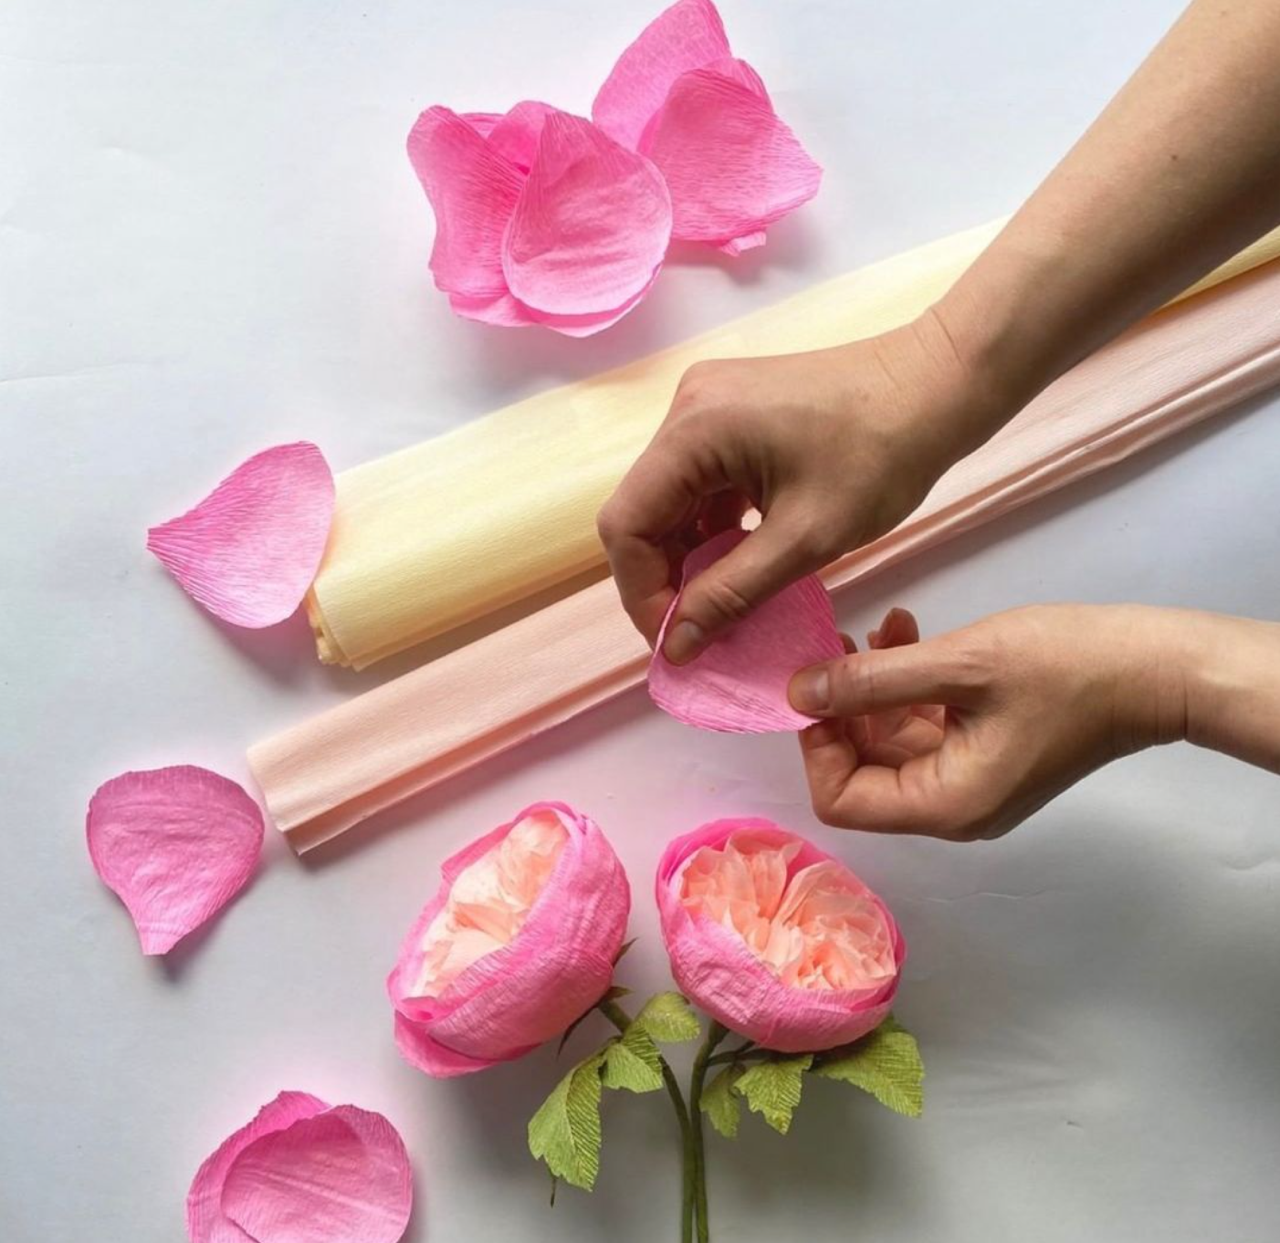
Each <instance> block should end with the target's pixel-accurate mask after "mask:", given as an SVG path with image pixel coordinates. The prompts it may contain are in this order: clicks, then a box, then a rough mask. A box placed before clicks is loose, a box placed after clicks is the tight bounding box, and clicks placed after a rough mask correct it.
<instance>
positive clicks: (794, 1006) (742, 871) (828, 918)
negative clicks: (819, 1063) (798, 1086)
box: [655, 818, 907, 1053]
mask: <svg viewBox="0 0 1280 1243" xmlns="http://www.w3.org/2000/svg"><path fill="white" fill-rule="evenodd" d="M655 896H656V898H657V902H658V914H659V921H660V923H661V926H662V938H663V941H664V942H665V944H666V947H667V953H668V955H669V956H670V959H671V970H672V974H673V975H674V976H675V980H676V983H677V985H678V986H679V988H680V991H681V992H682V993H683V994H684V995H685V996H686V997H688V998H689V1000H690V1001H692V1002H694V1003H695V1004H696V1005H698V1006H701V1007H702V1009H704V1010H705V1011H706V1012H707V1013H708V1014H710V1015H711V1016H712V1017H713V1018H714V1019H716V1020H717V1021H718V1022H720V1023H723V1024H724V1025H725V1026H726V1027H727V1028H729V1030H730V1031H733V1032H736V1033H738V1034H739V1035H741V1036H746V1037H747V1038H748V1039H750V1040H754V1041H755V1042H756V1043H757V1044H759V1045H761V1046H762V1047H764V1048H766V1049H777V1050H779V1051H781V1052H784V1053H812V1052H816V1051H818V1050H821V1049H833V1048H835V1047H836V1046H837V1045H842V1044H847V1043H848V1042H849V1041H851V1040H857V1039H858V1038H859V1037H861V1036H864V1035H866V1034H867V1032H869V1031H871V1030H873V1029H874V1028H875V1027H877V1026H879V1024H880V1023H881V1022H882V1021H883V1020H884V1019H885V1018H886V1017H887V1016H888V1013H889V1009H890V1006H891V1005H892V1003H893V998H894V996H895V994H896V993H897V989H898V981H899V979H900V976H901V970H902V964H903V962H904V961H905V960H906V954H907V947H906V942H905V941H904V940H903V938H902V933H901V932H900V931H899V929H898V925H897V922H896V921H895V920H894V918H893V915H892V914H891V913H890V912H889V909H888V907H886V906H885V904H884V902H883V901H882V900H881V899H880V898H879V897H878V896H877V895H876V894H874V893H873V892H872V891H871V890H870V889H868V888H867V886H866V885H865V884H864V883H863V882H862V881H861V880H860V879H859V878H858V877H857V876H856V875H855V874H854V873H853V872H852V871H851V870H850V869H849V868H848V867H846V866H845V865H844V864H843V863H841V862H840V861H839V860H838V859H835V858H833V857H832V856H831V855H829V854H827V853H826V852H825V851H822V850H819V849H818V848H817V847H816V846H814V845H813V844H812V843H811V842H808V841H806V840H805V839H804V838H802V837H799V836H798V835H796V834H794V833H791V832H789V831H788V830H786V829H783V828H781V827H780V826H778V825H776V824H774V823H772V822H771V821H769V820H760V819H754V818H743V819H734V820H717V821H715V822H714V823H711V824H706V825H703V826H702V827H701V828H699V829H696V830H695V831H694V832H692V833H688V834H686V835H685V836H683V837H679V838H676V840H675V841H673V842H672V843H671V844H670V845H669V846H668V847H667V849H666V851H665V852H664V853H663V855H662V859H661V861H660V862H659V864H658V874H657V880H656V885H655Z"/></svg>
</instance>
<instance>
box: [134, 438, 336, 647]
mask: <svg viewBox="0 0 1280 1243" xmlns="http://www.w3.org/2000/svg"><path fill="white" fill-rule="evenodd" d="M333 501H334V488H333V472H332V471H330V469H329V464H328V463H327V462H326V461H325V459H324V455H323V454H322V453H321V452H320V450H319V449H317V448H316V446H315V445H313V444H311V443H309V442H308V441H298V442H297V443H296V444H286V445H275V446H273V447H272V448H270V449H264V450H263V451H262V452H261V453H256V454H254V456H253V457H251V458H249V459H248V461H245V462H242V463H241V464H240V465H239V466H237V467H236V469H235V470H233V471H232V472H231V474H229V475H228V476H227V477H226V478H225V479H224V480H223V481H222V482H221V483H220V484H218V486H217V487H216V488H214V490H213V491H212V492H210V493H209V495H208V496H206V497H205V498H204V500H202V501H201V502H200V503H199V504H198V505H197V506H196V507H195V508H194V509H191V510H189V511H188V512H187V513H185V514H182V515H181V516H180V517H177V518H172V519H170V520H169V521H168V522H164V523H161V524H160V525H159V526H155V527H152V528H151V529H150V530H149V531H148V532H147V548H148V549H149V550H150V551H151V552H153V553H154V554H155V555H156V557H158V558H159V560H160V561H161V563H162V564H163V565H164V567H165V568H166V569H167V570H168V571H169V573H170V574H172V575H173V576H174V578H176V579H177V580H178V582H179V583H181V584H182V588H183V590H184V591H186V593H187V594H188V595H189V596H191V597H192V599H194V600H196V601H197V602H198V603H199V604H200V605H202V606H203V607H204V608H205V609H207V610H208V611H209V612H210V613H212V614H213V615H214V616H215V617H220V618H221V619H222V620H223V621H226V622H230V623H231V624H232V625H233V626H247V627H249V628H251V629H260V628H261V627H263V626H274V625H275V624H276V623H277V622H282V621H284V620H285V618H286V617H290V616H291V615H292V614H293V613H294V612H295V611H296V610H297V608H298V606H299V605H300V604H301V603H302V598H303V597H304V596H305V595H306V594H307V589H308V588H309V587H310V586H311V581H312V579H314V578H315V576H316V571H317V570H318V569H319V568H320V558H321V557H322V556H323V555H324V549H325V544H326V543H327V542H328V539H329V527H330V524H331V523H332V521H333Z"/></svg>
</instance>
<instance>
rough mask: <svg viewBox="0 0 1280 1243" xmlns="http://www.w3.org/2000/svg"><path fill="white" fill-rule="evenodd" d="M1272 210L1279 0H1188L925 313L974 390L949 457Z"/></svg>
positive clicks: (1277, 141) (1198, 271) (1277, 155)
mask: <svg viewBox="0 0 1280 1243" xmlns="http://www.w3.org/2000/svg"><path fill="white" fill-rule="evenodd" d="M1277 222H1280V4H1277V3H1276V0H1196V2H1195V3H1193V4H1192V5H1191V6H1190V7H1189V8H1188V10H1187V11H1186V13H1185V14H1184V15H1183V16H1182V18H1181V19H1180V20H1179V22H1178V23H1177V25H1175V26H1174V28H1173V29H1172V30H1171V31H1170V32H1169V34H1168V35H1167V36H1166V38H1165V39H1164V40H1163V41H1162V42H1161V44H1160V45H1159V46H1158V47H1157V48H1156V49H1155V51H1153V52H1152V54H1151V55H1150V57H1149V58H1148V59H1147V61H1146V62H1145V63H1144V64H1143V66H1142V67H1141V68H1140V69H1139V70H1138V72H1137V73H1136V74H1135V75H1134V76H1133V78H1132V79H1130V81H1129V82H1128V83H1127V84H1126V86H1125V87H1124V88H1123V89H1122V90H1121V91H1120V93H1119V94H1118V95H1117V96H1116V97H1115V99H1114V100H1113V101H1112V102H1111V104H1110V105H1109V106H1108V107H1107V109H1106V110H1105V111H1104V112H1103V113H1102V115H1101V116H1100V117H1099V118H1098V120H1097V121H1096V122H1095V123H1094V125H1093V126H1092V127H1091V128H1090V129H1089V131H1088V132H1087V133H1086V134H1085V135H1084V137H1083V138H1082V139H1081V140H1080V141H1079V143H1077V145H1076V146H1075V147H1074V148H1073V149H1072V151H1071V152H1070V153H1069V154H1068V155H1067V156H1066V158H1065V159H1064V160H1063V161H1062V162H1061V163H1060V164H1059V165H1058V167H1057V168H1056V169H1054V171H1053V172H1052V173H1051V174H1050V176H1049V177H1048V178H1047V179H1046V180H1045V181H1044V183H1043V184H1042V185H1041V186H1040V188H1039V189H1038V190H1037V191H1036V192H1035V193H1034V194H1033V195H1032V196H1031V198H1030V199H1029V200H1028V201H1027V203H1026V204H1025V206H1024V207H1023V208H1022V209H1021V210H1020V211H1019V212H1018V213H1017V215H1016V216H1014V218H1013V219H1012V220H1011V221H1010V223H1009V224H1008V225H1007V226H1006V228H1005V229H1004V230H1003V231H1002V232H1001V234H1000V236H999V237H998V238H997V239H996V240H995V241H994V242H993V243H992V245H991V246H990V247H989V248H988V249H987V251H986V252H985V253H984V254H983V255H982V256H981V257H980V258H979V259H978V260H977V262H976V263H975V264H974V265H973V267H972V268H971V269H970V270H969V272H968V273H966V274H965V276H963V277H962V278H961V279H960V281H959V282H958V283H957V284H956V286H955V287H954V288H953V289H952V290H951V292H950V293H949V294H948V295H947V296H946V297H945V298H944V299H943V300H942V301H941V302H940V303H939V304H938V305H937V307H935V308H934V310H933V312H932V313H931V316H930V317H929V318H931V319H932V320H933V324H932V328H933V330H934V332H935V333H936V334H937V335H938V336H940V337H944V338H946V339H947V341H946V344H947V346H948V347H949V348H952V349H954V350H955V351H956V353H957V354H958V355H960V357H961V359H962V360H963V362H964V364H965V365H966V367H967V368H968V369H969V370H971V371H972V373H973V374H974V376H975V383H976V384H977V386H978V388H979V390H980V400H978V401H976V402H974V403H972V406H971V409H972V414H971V415H970V416H969V418H968V421H967V423H965V424H964V425H962V426H957V427H956V428H955V432H954V435H955V441H956V443H955V455H956V456H963V455H964V454H965V453H967V452H969V451H970V450H972V449H973V448H975V447H976V446H977V445H978V444H980V443H982V442H983V441H984V440H985V439H986V438H987V437H988V436H990V435H991V434H992V433H993V432H994V431H995V430H997V428H998V427H999V426H1000V425H1001V423H1003V422H1004V421H1006V420H1007V419H1009V418H1011V417H1012V415H1013V414H1015V413H1016V412H1017V410H1018V409H1020V408H1021V406H1022V405H1024V404H1025V403H1026V402H1027V401H1029V400H1030V399H1031V397H1033V396H1034V395H1035V394H1036V393H1037V392H1039V391H1040V389H1042V388H1043V387H1045V386H1046V385H1047V384H1049V383H1050V382H1051V381H1052V380H1054V379H1055V378H1056V377H1057V376H1058V375H1059V374H1061V373H1062V372H1063V371H1065V370H1066V369H1067V368H1069V367H1071V366H1072V365H1074V364H1075V363H1076V362H1077V361H1079V359H1080V358H1082V357H1084V356H1085V355H1087V354H1089V353H1091V352H1092V351H1093V350H1095V349H1096V348H1097V347H1098V346H1100V345H1101V344H1103V343H1104V342H1106V341H1107V340H1109V339H1110V338H1111V337H1113V336H1115V335H1116V334H1117V333H1119V332H1121V331H1122V330H1123V329H1124V328H1126V327H1127V326H1128V325H1129V324H1131V323H1132V322H1134V321H1135V320H1136V319H1138V318H1139V317H1141V316H1142V315H1144V314H1146V313H1147V312H1149V311H1151V310H1154V309H1155V308H1156V307H1158V306H1160V305H1161V304H1163V303H1164V302H1165V301H1167V300H1168V299H1170V298H1172V297H1174V296H1175V295H1176V294H1178V293H1180V292H1181V291H1182V290H1183V289H1185V288H1186V287H1187V286H1188V285H1190V284H1192V283H1193V282H1194V281H1195V280H1196V279H1197V278H1199V277H1200V276H1202V275H1203V274H1204V273H1206V272H1207V271H1209V270H1210V269H1211V268H1213V267H1215V266H1216V265H1217V264H1219V263H1220V262H1222V261H1223V260H1225V259H1226V258H1228V257H1229V256H1230V255H1231V254H1233V253H1234V252H1235V251H1237V250H1239V249H1241V248H1242V247H1243V246H1245V245H1246V244H1248V243H1249V242H1250V241H1252V240H1253V239H1255V238H1257V237H1259V236H1261V235H1262V234H1263V233H1265V232H1266V231H1267V230H1268V229H1269V228H1270V227H1272V226H1273V225H1274V224H1276V223H1277Z"/></svg>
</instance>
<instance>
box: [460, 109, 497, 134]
mask: <svg viewBox="0 0 1280 1243" xmlns="http://www.w3.org/2000/svg"><path fill="white" fill-rule="evenodd" d="M458 115H459V116H460V117H461V118H462V119H463V120H464V121H465V122H466V123H467V124H468V125H469V126H471V128H472V129H473V130H475V132H476V133H477V134H479V135H480V137H481V138H488V137H489V135H490V134H491V133H493V128H494V126H495V125H497V124H498V122H499V121H501V120H502V116H503V114H502V113H501V112H460V113H458Z"/></svg>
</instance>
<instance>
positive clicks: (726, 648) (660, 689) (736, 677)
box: [649, 531, 844, 734]
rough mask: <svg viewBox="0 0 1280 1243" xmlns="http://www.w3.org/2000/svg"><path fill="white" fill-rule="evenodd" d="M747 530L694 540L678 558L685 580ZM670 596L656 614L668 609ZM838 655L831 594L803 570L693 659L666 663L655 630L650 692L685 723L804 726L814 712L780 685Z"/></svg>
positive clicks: (757, 728) (761, 729) (728, 727)
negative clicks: (799, 706)
mask: <svg viewBox="0 0 1280 1243" xmlns="http://www.w3.org/2000/svg"><path fill="white" fill-rule="evenodd" d="M750 538H751V536H750V535H749V534H748V533H747V532H745V531H724V532H722V533H721V534H719V535H717V536H714V537H713V538H712V539H709V540H707V542H706V543H705V544H700V545H699V546H698V547H697V548H695V549H694V550H693V551H692V552H691V553H690V554H689V555H688V556H687V557H686V558H685V562H684V581H685V583H688V582H690V581H691V580H692V579H693V578H694V577H696V576H697V575H698V574H700V573H701V572H702V571H703V570H705V569H706V568H707V567H708V566H709V565H712V564H713V563H714V562H716V561H718V560H719V559H720V558H721V557H723V556H724V555H725V554H726V553H728V552H729V551H730V550H732V549H733V548H736V547H737V546H738V545H739V544H740V543H741V542H742V541H743V540H744V539H750ZM678 603H679V599H678V598H677V600H676V601H675V602H674V603H673V604H672V606H671V610H670V611H669V612H668V613H667V619H666V621H664V622H663V627H662V633H663V634H665V633H666V627H667V622H669V621H670V620H671V615H672V613H673V612H674V611H675V608H676V605H677V604H678ZM843 655H844V645H843V643H842V642H841V640H840V632H839V630H837V629H836V622H835V614H834V612H833V610H832V608H831V597H830V596H829V595H828V594H827V589H826V588H825V587H824V586H823V585H822V583H821V582H820V581H819V580H818V578H817V577H816V576H814V575H809V576H808V577H807V578H802V579H801V580H800V581H799V582H796V583H792V584H791V586H789V587H785V588H783V590H782V591H780V592H778V594H777V595H776V596H774V597H773V598H772V599H770V600H766V601H765V603H764V604H762V605H760V606H759V607H758V608H757V609H756V610H755V612H753V613H752V614H751V615H750V616H749V617H747V618H745V619H744V620H743V621H741V622H739V623H738V624H737V625H736V626H734V627H733V628H732V629H730V630H729V631H728V632H727V633H726V634H724V635H722V636H721V637H720V638H718V639H716V640H715V642H713V643H712V644H711V646H710V647H709V648H707V649H706V651H704V652H703V653H702V655H700V656H699V657H698V658H697V659H696V660H694V661H692V662H690V663H689V664H687V665H673V664H672V663H671V662H670V661H668V660H667V659H666V657H665V656H663V655H662V635H660V636H659V638H658V646H657V649H656V650H655V652H654V656H653V660H652V662H651V663H650V665H649V694H650V696H651V697H652V699H653V702H654V703H656V704H657V705H658V707H659V708H661V709H662V710H663V711H664V712H667V713H670V715H671V716H673V717H675V718H676V720H678V721H683V722H684V723H685V724H686V725H696V726H698V727H699V728H701V729H714V730H719V731H721V732H724V733H731V734H764V733H770V732H774V731H781V730H798V729H804V728H805V726H807V725H812V724H813V720H812V718H810V717H807V716H805V715H804V714H803V713H800V712H797V711H796V710H795V709H794V708H792V707H791V704H790V702H789V701H788V699H787V686H788V684H789V683H790V681H791V678H792V676H793V675H794V674H795V673H796V671H797V670H799V669H803V668H804V667H805V666H806V665H812V664H816V663H818V662H819V661H824V660H833V659H835V658H837V657H839V656H843Z"/></svg>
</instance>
